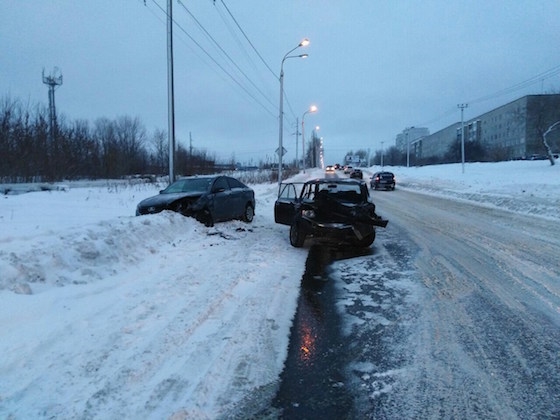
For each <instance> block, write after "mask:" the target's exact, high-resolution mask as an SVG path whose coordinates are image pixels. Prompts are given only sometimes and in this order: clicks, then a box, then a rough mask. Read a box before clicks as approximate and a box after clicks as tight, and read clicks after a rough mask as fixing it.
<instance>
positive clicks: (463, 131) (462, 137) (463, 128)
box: [457, 104, 469, 173]
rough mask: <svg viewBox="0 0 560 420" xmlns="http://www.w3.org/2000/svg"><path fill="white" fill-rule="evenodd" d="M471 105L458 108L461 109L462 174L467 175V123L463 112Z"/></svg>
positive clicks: (461, 105) (460, 105) (462, 105)
mask: <svg viewBox="0 0 560 420" xmlns="http://www.w3.org/2000/svg"><path fill="white" fill-rule="evenodd" d="M468 106H469V104H459V105H457V108H460V109H461V172H462V173H465V123H464V120H463V110H464V109H465V108H467V107H468Z"/></svg>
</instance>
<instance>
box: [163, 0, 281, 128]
mask: <svg viewBox="0 0 560 420" xmlns="http://www.w3.org/2000/svg"><path fill="white" fill-rule="evenodd" d="M152 2H153V3H154V4H155V5H156V6H157V7H158V8H159V9H160V11H161V12H162V13H163V14H164V15H165V16H166V17H168V14H167V11H166V10H164V9H163V8H162V7H161V6H160V5H159V4H158V3H157V2H156V0H152ZM172 21H173V23H174V24H175V25H176V26H177V27H178V28H179V29H180V30H181V32H183V34H185V35H186V36H187V37H188V38H189V39H190V40H191V42H193V43H194V44H195V45H196V46H197V47H198V48H199V49H200V50H201V51H202V52H203V53H204V54H205V55H206V56H207V57H208V58H209V59H210V60H211V61H212V62H213V63H214V64H215V65H216V66H218V68H219V69H220V70H221V71H223V72H224V73H225V74H226V75H227V76H228V77H229V78H230V79H231V80H232V81H233V82H234V83H235V84H236V85H237V86H239V87H240V88H241V89H242V90H243V91H244V92H245V93H246V94H247V95H248V96H250V97H251V98H252V99H253V100H254V101H255V102H256V103H257V104H258V105H260V106H261V107H262V108H263V109H264V110H265V111H266V112H267V113H268V114H270V115H271V116H273V117H276V115H275V114H274V113H273V112H271V111H270V109H268V108H267V107H266V106H265V105H264V104H263V103H262V102H261V101H260V100H259V99H258V98H256V97H255V96H254V95H253V94H252V93H251V92H249V90H247V88H245V86H243V85H242V84H241V83H240V82H239V81H238V80H237V79H236V78H235V77H234V76H233V75H232V74H231V73H230V72H228V71H227V69H225V68H224V67H223V66H222V65H221V64H220V63H219V62H218V61H217V60H216V59H215V58H214V57H212V55H211V54H210V53H209V52H208V51H206V49H205V48H204V47H203V46H202V45H200V43H199V42H197V41H196V40H195V39H194V38H193V37H192V36H191V35H190V34H189V33H188V32H187V31H186V30H185V29H184V28H183V27H182V26H181V25H180V24H179V23H178V22H177V21H176V20H175V19H172Z"/></svg>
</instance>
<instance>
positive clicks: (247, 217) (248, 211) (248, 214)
mask: <svg viewBox="0 0 560 420" xmlns="http://www.w3.org/2000/svg"><path fill="white" fill-rule="evenodd" d="M253 217H255V209H254V208H253V206H252V205H251V204H247V205H246V206H245V212H244V213H243V217H242V219H243V221H244V222H247V223H251V222H252V221H253Z"/></svg>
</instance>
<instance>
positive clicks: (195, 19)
mask: <svg viewBox="0 0 560 420" xmlns="http://www.w3.org/2000/svg"><path fill="white" fill-rule="evenodd" d="M178 3H179V5H181V6H182V7H183V9H184V10H185V11H186V12H187V13H188V14H189V16H190V17H191V18H192V19H193V20H194V21H195V23H196V24H197V25H198V27H199V28H200V29H201V30H202V31H203V32H204V34H205V35H206V36H207V37H208V39H210V40H211V41H212V43H213V44H214V45H215V46H216V47H217V48H218V49H219V50H220V51H221V52H222V54H223V55H224V56H225V57H226V58H227V59H228V60H229V61H230V63H232V64H233V65H234V67H235V68H236V69H237V70H238V71H239V73H241V74H242V75H243V76H244V77H245V79H246V80H247V81H248V82H249V83H250V84H251V85H252V86H253V87H254V88H255V89H256V90H257V92H259V93H260V94H261V95H262V96H263V98H265V99H266V100H267V101H268V102H269V103H270V104H271V105H272V106H273V107H274V106H275V105H274V104H273V103H272V101H271V100H270V98H269V97H268V96H267V95H265V94H264V93H263V91H262V90H261V89H260V88H259V87H258V86H257V85H256V84H255V83H254V82H253V81H252V80H251V79H250V78H249V76H247V74H246V73H245V72H244V71H243V70H242V69H241V67H239V65H238V64H237V63H236V62H235V61H234V60H233V59H232V58H231V56H230V55H229V54H228V53H227V52H226V51H225V50H224V49H223V48H222V46H221V45H220V44H219V43H218V42H217V41H216V39H214V37H213V36H212V35H211V34H210V33H209V32H208V31H207V30H206V28H205V27H204V26H203V25H202V24H201V23H200V22H199V21H198V19H197V18H196V17H195V16H194V15H193V14H192V13H191V11H190V10H189V9H188V8H187V7H186V6H185V5H184V4H183V2H182V1H181V0H178Z"/></svg>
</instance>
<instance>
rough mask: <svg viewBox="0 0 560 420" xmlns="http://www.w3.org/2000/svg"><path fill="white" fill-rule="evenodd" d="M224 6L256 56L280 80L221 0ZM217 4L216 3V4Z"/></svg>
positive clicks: (222, 0)
mask: <svg viewBox="0 0 560 420" xmlns="http://www.w3.org/2000/svg"><path fill="white" fill-rule="evenodd" d="M221 2H222V4H223V5H224V7H225V9H226V11H227V12H228V14H229V15H230V17H231V19H232V20H233V21H234V22H235V24H236V25H237V28H238V29H239V31H240V32H241V33H242V34H243V36H244V37H245V39H246V40H247V42H248V43H249V45H250V46H251V48H253V51H255V54H257V56H258V57H259V58H260V59H261V61H262V62H263V64H264V65H265V66H266V68H267V69H268V70H269V71H270V73H272V75H273V76H274V77H275V78H276V79H278V76H277V75H276V73H274V71H273V70H272V69H271V68H270V66H269V65H268V63H267V62H266V61H265V60H264V58H263V57H262V55H261V54H260V53H259V51H258V50H257V49H256V48H255V46H254V45H253V43H252V42H251V40H250V39H249V37H248V36H247V34H246V33H245V31H244V30H243V28H241V25H239V22H237V19H235V17H234V16H233V14H232V13H231V11H230V10H229V8H228V7H227V6H226V3H225V2H224V0H221ZM214 3H215V2H214Z"/></svg>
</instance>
